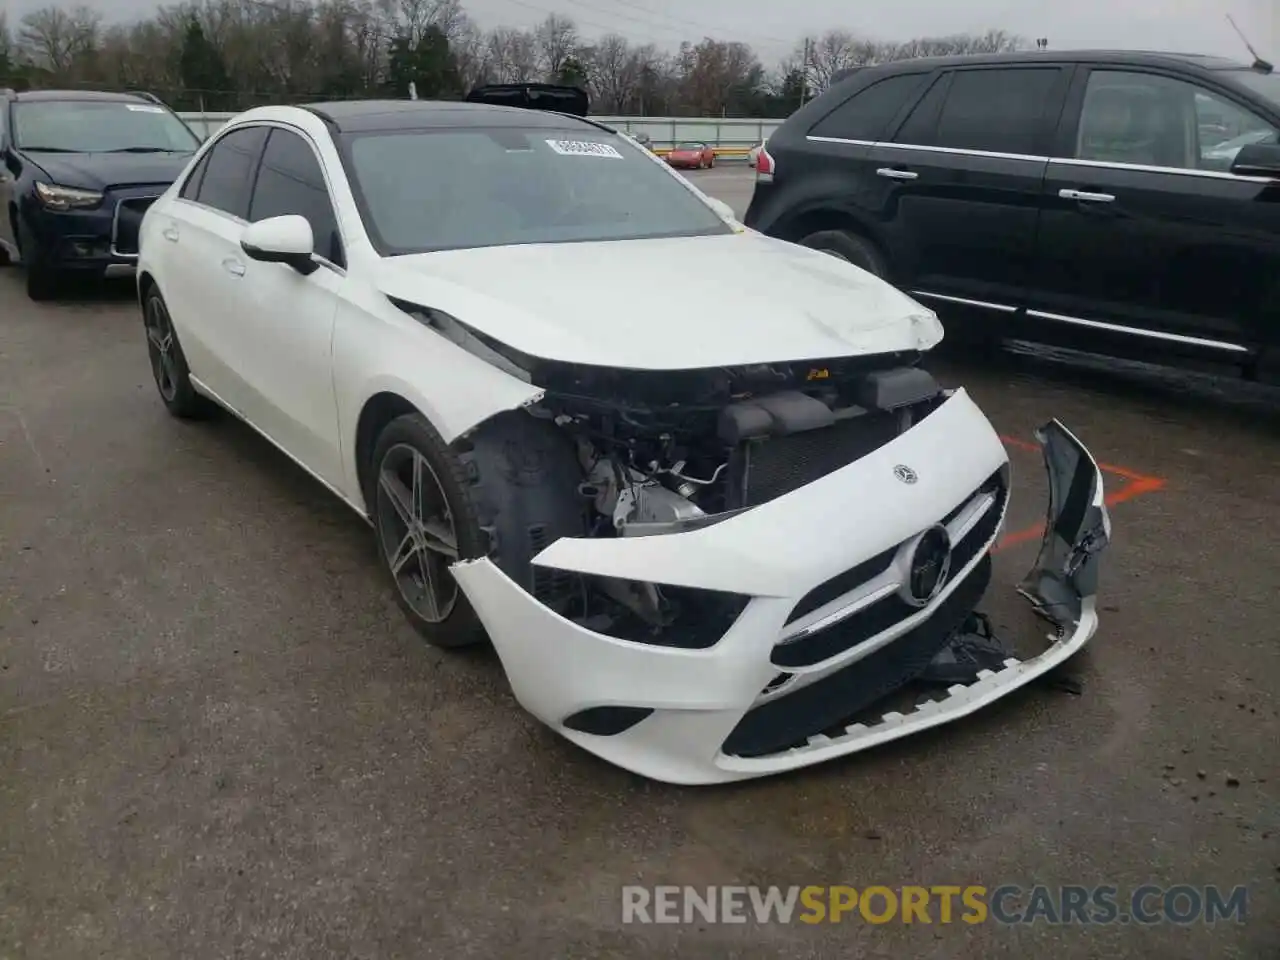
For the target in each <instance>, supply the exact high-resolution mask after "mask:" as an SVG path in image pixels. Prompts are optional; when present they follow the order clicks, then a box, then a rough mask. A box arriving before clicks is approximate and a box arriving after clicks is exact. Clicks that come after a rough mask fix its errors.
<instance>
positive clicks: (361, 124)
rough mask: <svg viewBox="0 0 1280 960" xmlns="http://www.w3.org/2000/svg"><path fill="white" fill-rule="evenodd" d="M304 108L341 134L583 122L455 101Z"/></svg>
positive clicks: (362, 102) (341, 103)
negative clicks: (331, 125) (326, 121)
mask: <svg viewBox="0 0 1280 960" xmlns="http://www.w3.org/2000/svg"><path fill="white" fill-rule="evenodd" d="M304 109H306V110H310V111H311V112H312V113H315V114H318V115H319V116H321V117H323V118H324V119H325V120H328V121H330V122H331V123H332V124H333V125H334V126H336V127H337V128H338V131H339V132H341V133H376V132H384V131H387V130H425V129H431V128H442V127H537V128H544V129H547V130H563V129H564V128H565V127H574V126H578V125H579V124H586V121H583V120H580V119H578V118H577V117H570V116H565V115H564V114H559V113H551V112H549V111H545V110H526V109H523V108H520V107H498V106H493V105H490V104H485V103H462V102H459V101H455V100H341V101H336V102H333V103H309V104H306V105H305V106H304ZM587 125H590V126H594V124H587Z"/></svg>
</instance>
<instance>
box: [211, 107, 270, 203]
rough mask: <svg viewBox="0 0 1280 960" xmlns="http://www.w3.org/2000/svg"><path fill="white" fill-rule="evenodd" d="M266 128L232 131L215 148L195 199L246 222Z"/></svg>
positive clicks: (246, 128) (247, 128)
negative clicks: (250, 192) (254, 169)
mask: <svg viewBox="0 0 1280 960" xmlns="http://www.w3.org/2000/svg"><path fill="white" fill-rule="evenodd" d="M266 135H267V131H266V128H264V127H244V128H243V129H240V130H232V131H231V132H230V133H228V134H226V135H225V136H223V137H222V138H221V139H219V140H218V142H217V143H215V144H214V145H213V149H212V150H210V151H209V159H208V163H207V165H206V166H205V171H204V179H202V180H201V181H200V191H199V193H198V194H197V197H196V199H198V200H199V201H200V202H201V203H203V204H205V205H206V206H209V207H213V208H214V209H215V210H222V211H223V212H225V213H229V214H231V215H232V216H236V217H239V218H240V219H242V220H247V219H248V216H249V188H250V186H251V185H252V178H253V165H254V162H255V161H256V160H257V159H258V151H259V150H260V149H261V147H262V141H263V140H264V139H265V138H266Z"/></svg>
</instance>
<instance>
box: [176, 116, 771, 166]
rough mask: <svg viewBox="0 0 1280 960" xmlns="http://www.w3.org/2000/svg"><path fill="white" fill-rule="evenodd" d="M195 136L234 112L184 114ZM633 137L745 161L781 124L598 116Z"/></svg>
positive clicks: (660, 145)
mask: <svg viewBox="0 0 1280 960" xmlns="http://www.w3.org/2000/svg"><path fill="white" fill-rule="evenodd" d="M179 116H181V117H182V119H183V120H185V121H186V122H187V123H188V124H190V126H191V128H192V129H193V130H195V132H196V133H198V134H200V135H201V136H205V137H207V136H209V135H210V134H211V133H213V132H214V131H215V130H217V129H218V128H219V127H221V126H222V125H223V124H224V123H226V122H227V121H228V120H230V119H231V118H232V117H234V116H235V114H234V113H181V114H179ZM591 119H592V120H598V121H600V122H601V123H607V124H608V125H609V126H611V127H615V128H617V129H619V130H622V131H624V132H625V133H628V134H631V135H632V136H638V135H639V134H645V135H646V136H648V137H649V139H650V141H652V146H653V147H654V149H655V150H656V151H657V152H658V153H664V152H666V151H667V150H670V149H671V148H672V147H673V146H675V145H676V144H677V143H683V142H685V141H699V142H702V143H707V144H710V145H711V146H712V147H714V148H715V152H716V156H717V157H723V158H724V159H726V160H734V159H742V160H745V159H746V157H747V153H748V152H749V151H750V150H751V148H752V147H753V146H755V145H756V144H757V143H760V142H762V141H764V140H767V139H768V138H769V135H770V134H772V133H773V131H774V130H776V129H778V127H779V126H780V125H781V124H782V121H781V120H758V119H749V118H732V117H726V118H722V119H719V120H717V119H707V118H705V117H597V116H593V117H592V118H591Z"/></svg>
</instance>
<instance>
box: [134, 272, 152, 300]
mask: <svg viewBox="0 0 1280 960" xmlns="http://www.w3.org/2000/svg"><path fill="white" fill-rule="evenodd" d="M155 285H156V278H155V277H153V276H152V275H151V272H150V271H149V270H139V271H138V305H139V306H141V305H142V303H143V302H144V301H145V300H146V299H147V294H148V293H150V292H151V288H152V287H154V286H155Z"/></svg>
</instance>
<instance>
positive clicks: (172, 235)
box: [160, 227, 178, 243]
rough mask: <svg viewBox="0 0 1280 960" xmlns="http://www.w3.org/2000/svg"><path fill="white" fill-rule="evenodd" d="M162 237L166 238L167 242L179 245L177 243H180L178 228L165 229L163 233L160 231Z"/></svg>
mask: <svg viewBox="0 0 1280 960" xmlns="http://www.w3.org/2000/svg"><path fill="white" fill-rule="evenodd" d="M160 236H162V237H164V238H165V239H166V240H168V241H169V242H170V243H177V242H178V228H177V227H165V228H164V229H163V230H161V231H160Z"/></svg>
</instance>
